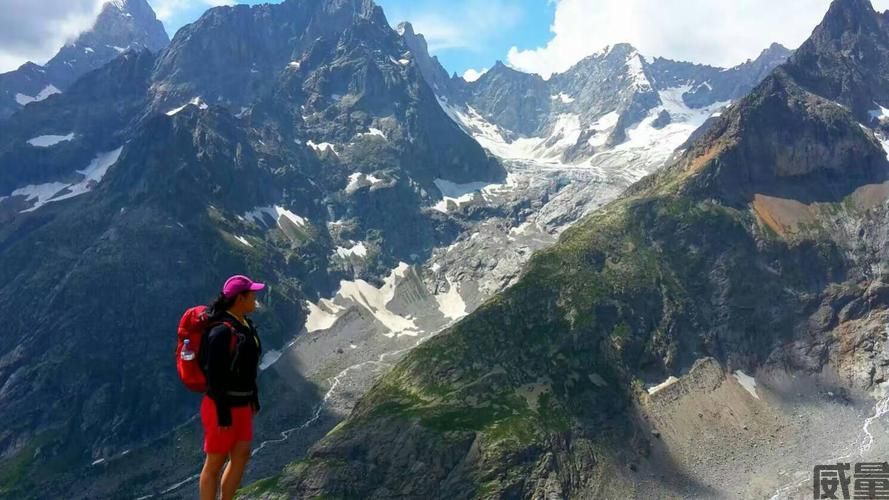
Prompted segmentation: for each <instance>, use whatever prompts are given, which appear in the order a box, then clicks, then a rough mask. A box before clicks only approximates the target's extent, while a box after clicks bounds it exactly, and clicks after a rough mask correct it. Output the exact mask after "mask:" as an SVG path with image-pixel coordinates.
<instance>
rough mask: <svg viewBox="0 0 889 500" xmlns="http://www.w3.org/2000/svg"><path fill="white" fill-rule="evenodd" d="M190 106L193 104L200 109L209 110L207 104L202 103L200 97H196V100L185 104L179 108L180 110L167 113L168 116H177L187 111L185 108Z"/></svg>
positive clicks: (176, 109) (175, 109)
mask: <svg viewBox="0 0 889 500" xmlns="http://www.w3.org/2000/svg"><path fill="white" fill-rule="evenodd" d="M189 104H193V105H195V106H197V107H198V109H207V104H206V103H205V102H204V101H202V100H201V98H200V97H195V98H194V99H192V100H190V101H188V102H187V103H185V104H183V105H182V106H179V107H178V108H174V109H171V110H169V111H167V116H173V115H175V114H176V113H178V112H180V111H182V110H183V109H185V107H186V106H188V105H189Z"/></svg>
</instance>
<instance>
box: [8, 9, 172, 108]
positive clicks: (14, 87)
mask: <svg viewBox="0 0 889 500" xmlns="http://www.w3.org/2000/svg"><path fill="white" fill-rule="evenodd" d="M169 41H170V39H169V37H168V36H167V32H166V31H165V30H164V27H163V24H162V23H161V22H160V21H158V20H157V17H156V15H155V13H154V10H152V8H151V6H150V5H149V4H148V2H147V1H146V0H111V1H109V2H106V3H105V4H104V5H103V6H102V9H101V11H100V12H99V15H98V16H97V17H96V21H95V23H94V24H93V26H92V27H91V28H90V29H88V30H87V31H84V32H83V33H81V34H80V35H79V36H78V37H77V38H76V39H75V40H74V41H72V42H69V43H67V44H65V45H64V46H63V47H62V48H61V49H59V52H58V53H56V55H55V56H54V57H53V58H52V59H50V60H49V61H48V62H47V63H46V64H44V65H43V66H40V65H37V64H34V63H32V62H27V63H25V64H23V65H22V66H21V67H19V68H18V69H16V70H14V71H10V72H8V73H3V74H0V119H2V118H5V117H7V116H9V115H11V114H12V113H14V112H15V111H17V110H18V109H20V108H21V107H22V106H24V105H26V104H28V103H30V102H34V101H40V100H43V99H45V98H46V97H49V96H50V95H52V94H55V93H59V92H63V91H65V90H66V89H67V88H68V87H69V86H70V85H71V84H72V83H74V81H75V80H77V79H78V78H80V76H82V75H83V74H85V73H86V72H88V71H91V70H94V69H96V68H99V67H100V66H103V65H104V64H106V63H107V62H109V61H111V60H112V59H114V58H115V57H117V56H119V55H120V54H121V53H123V52H125V51H127V50H138V49H142V48H145V49H149V50H151V51H152V52H157V51H159V50H160V49H162V48H164V47H165V46H166V45H167V43H169Z"/></svg>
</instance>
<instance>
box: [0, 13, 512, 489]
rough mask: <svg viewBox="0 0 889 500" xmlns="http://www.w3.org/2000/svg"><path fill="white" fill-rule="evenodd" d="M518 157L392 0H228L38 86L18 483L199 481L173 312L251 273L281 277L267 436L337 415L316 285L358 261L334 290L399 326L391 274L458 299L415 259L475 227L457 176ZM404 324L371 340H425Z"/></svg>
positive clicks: (0, 189)
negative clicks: (244, 0)
mask: <svg viewBox="0 0 889 500" xmlns="http://www.w3.org/2000/svg"><path fill="white" fill-rule="evenodd" d="M116 5H117V4H116ZM127 5H129V4H127ZM108 9H110V7H106V11H107V10H108ZM97 51H98V50H97ZM504 176H505V172H504V170H503V167H502V165H501V164H500V162H499V161H498V160H497V159H496V158H494V157H492V156H490V155H489V154H487V153H486V152H485V151H484V150H483V149H482V148H481V147H480V146H479V145H478V144H477V143H476V142H475V141H474V140H473V139H472V138H471V137H469V136H468V135H466V134H465V133H464V131H463V130H462V129H461V128H460V127H459V126H458V125H457V124H456V123H454V122H453V121H452V120H451V119H450V118H449V117H448V116H447V114H446V113H445V112H444V111H443V110H442V109H441V107H440V106H439V105H438V103H437V101H436V98H435V94H434V93H433V92H432V90H431V89H430V87H429V85H428V84H427V83H426V82H425V80H424V79H423V77H422V74H421V72H420V69H419V68H418V67H417V64H415V63H414V61H413V58H412V57H411V55H410V51H409V49H408V47H407V46H406V45H405V43H404V41H403V39H402V38H401V37H400V36H399V35H398V34H397V33H396V32H395V31H394V30H393V29H392V28H391V27H390V26H389V24H388V21H387V20H386V18H385V16H384V15H383V13H382V10H381V9H380V8H379V7H378V6H376V5H375V4H374V3H373V2H371V1H370V0H337V1H321V0H288V1H285V2H282V3H280V4H271V5H269V4H264V5H257V6H250V7H248V6H234V7H218V8H213V9H210V10H208V11H207V12H206V13H205V14H204V15H203V16H202V17H201V18H200V19H199V20H197V21H196V22H195V23H193V24H191V25H188V26H186V27H184V28H182V29H181V30H180V31H179V32H178V33H177V34H176V36H175V37H174V39H173V40H172V41H171V42H170V43H169V45H168V46H166V47H165V48H164V49H163V50H161V51H160V52H157V53H155V52H153V51H151V50H148V49H144V48H143V49H132V48H131V50H128V51H125V52H124V53H122V54H121V55H120V56H118V57H116V58H114V59H113V60H111V61H110V62H107V64H105V65H103V66H101V67H99V68H97V69H94V70H92V71H89V72H87V73H85V74H84V75H83V76H81V77H80V78H79V79H77V80H76V81H75V82H73V83H72V84H71V85H70V86H68V87H66V90H65V91H64V92H63V93H61V94H60V95H58V96H54V97H52V98H50V99H46V100H41V101H37V102H33V103H31V104H28V105H27V106H26V107H24V108H23V109H22V110H20V111H18V112H16V113H14V114H13V115H12V116H11V117H10V118H9V119H8V120H6V121H4V122H2V123H0V220H3V223H2V224H0V262H2V264H0V277H2V278H3V279H4V281H3V283H4V285H2V286H0V312H2V313H3V314H5V315H7V317H10V318H16V319H15V320H13V321H11V322H10V325H9V327H8V328H6V329H4V330H3V332H2V333H0V339H2V342H0V344H2V345H3V346H4V347H2V348H0V402H2V403H0V418H2V419H4V421H7V422H14V423H13V424H11V425H8V426H5V427H4V428H3V430H2V431H0V496H10V497H15V498H35V497H42V498H51V497H58V496H61V495H68V496H71V495H73V496H74V497H77V498H97V497H98V498H107V497H122V496H125V497H130V496H133V495H144V494H155V493H160V492H161V491H162V490H165V489H166V488H168V487H170V486H171V485H175V484H176V483H179V484H186V483H187V482H188V480H189V477H190V476H192V474H193V471H194V469H195V468H199V467H200V462H201V456H200V430H199V426H198V425H197V423H196V421H195V419H194V415H195V411H196V408H197V399H196V397H197V396H195V395H192V394H189V393H187V391H184V390H183V389H182V387H181V384H180V383H179V382H178V381H177V380H176V377H175V371H174V370H172V369H171V366H172V362H173V361H172V358H171V354H170V353H171V352H172V351H171V345H172V344H171V342H172V339H173V337H172V335H173V334H172V333H171V332H173V331H174V329H175V324H176V322H177V321H178V318H179V316H180V315H181V314H182V312H183V311H184V310H185V308H187V307H189V306H191V305H193V304H196V303H201V302H207V301H209V300H210V299H211V298H212V297H213V296H215V294H216V291H217V290H218V287H219V284H220V282H221V280H224V278H225V277H226V276H228V275H231V274H236V273H246V274H249V275H252V276H255V277H257V279H260V278H261V279H262V280H263V281H264V282H266V283H268V284H269V289H268V293H266V294H264V295H263V296H262V297H260V300H261V301H262V304H261V308H260V310H258V311H257V314H256V318H255V319H256V322H257V324H258V325H260V331H261V335H262V336H263V340H264V345H265V347H266V357H265V358H264V359H263V364H262V368H263V372H262V373H263V374H262V377H261V380H260V383H261V386H262V387H263V390H264V394H266V395H267V399H265V400H264V403H263V414H262V416H261V417H260V419H263V421H264V422H265V424H264V425H262V426H261V427H260V426H258V429H259V428H261V429H263V430H261V431H260V430H258V431H257V442H260V440H267V441H271V440H274V439H275V438H277V437H278V431H279V430H280V429H286V428H288V427H292V426H293V424H292V422H294V421H303V420H307V419H312V418H314V419H317V418H320V417H322V416H323V415H322V412H321V409H320V407H319V406H318V405H319V404H320V402H321V401H322V398H323V396H324V394H323V390H322V389H320V388H319V387H317V386H316V385H315V381H314V380H312V381H307V380H306V377H305V375H304V373H303V372H301V371H300V369H299V368H300V367H299V366H298V365H295V364H294V363H295V361H293V360H292V359H291V358H290V357H289V356H284V355H283V354H284V353H285V352H288V348H290V347H291V346H292V345H293V341H294V337H295V335H296V334H297V333H298V332H299V331H300V330H301V329H302V326H303V325H304V324H305V323H306V318H307V317H308V316H309V314H310V313H311V312H312V310H313V309H312V308H313V307H314V303H315V302H318V301H320V300H321V299H324V298H326V297H333V296H334V295H335V293H336V292H337V291H338V290H340V289H342V288H344V285H343V283H345V284H346V285H345V289H346V291H349V290H354V291H355V293H353V294H352V295H351V296H350V297H351V301H349V300H346V299H343V300H339V301H337V302H336V304H337V306H336V307H343V308H347V307H350V306H354V309H353V310H354V311H355V316H356V317H360V318H364V319H366V320H368V321H370V322H372V323H373V322H376V323H374V324H375V325H377V327H378V328H382V327H383V326H385V323H384V322H385V321H388V320H389V319H390V317H389V316H387V315H385V314H383V312H382V311H380V310H379V308H378V307H373V306H374V305H376V302H374V303H373V304H367V307H365V303H366V301H367V300H376V299H375V298H374V297H370V290H371V289H375V290H380V289H382V292H381V293H382V294H383V297H388V294H390V293H392V294H394V295H397V296H398V297H400V299H399V300H400V302H399V303H400V304H402V305H401V306H400V307H401V309H400V311H401V312H403V313H405V314H407V312H406V308H407V307H408V305H407V304H419V305H421V306H422V307H424V308H425V309H424V310H425V314H426V319H425V320H424V321H428V322H429V323H436V324H437V323H441V324H446V323H447V322H449V321H451V317H452V316H454V315H456V314H457V313H456V312H455V309H456V306H455V300H454V298H453V296H451V297H450V299H448V298H446V297H445V296H446V295H447V292H448V291H449V290H445V289H441V290H437V289H432V290H427V289H425V283H423V282H422V281H420V280H419V279H418V278H416V274H414V271H409V270H410V269H411V266H410V265H409V264H408V263H415V262H416V263H420V262H423V261H425V260H426V259H428V257H429V255H430V254H431V253H432V251H433V250H434V249H435V248H439V247H446V246H448V245H450V244H451V243H452V242H453V240H454V239H455V238H456V237H457V236H458V235H459V234H460V230H461V226H460V224H459V222H457V221H455V220H454V219H452V218H449V217H447V216H446V215H445V214H443V213H442V212H441V211H439V210H436V209H435V208H434V207H435V206H436V205H437V204H439V203H441V202H442V193H441V191H440V188H439V187H438V186H449V185H451V184H462V183H474V182H483V183H496V182H502V181H503V179H504ZM394 214H397V216H394ZM395 281H397V283H395ZM353 285H354V287H356V288H349V287H350V286H353ZM402 297H403V298H402ZM386 300H388V299H386ZM359 306H360V307H359ZM331 307H333V306H331ZM418 307H419V306H418ZM412 313H413V314H414V315H416V316H419V314H418V313H417V311H412ZM416 316H415V319H416V321H417V322H418V323H422V321H421V320H420V319H417V318H416ZM399 324H400V323H399ZM381 325H382V326H381ZM403 330H404V331H399V332H398V335H395V334H391V335H390V336H389V337H387V336H384V335H379V336H378V337H379V338H376V337H375V338H374V339H373V340H374V342H378V343H380V344H381V345H383V344H384V343H385V342H389V341H391V342H392V343H407V342H411V343H413V342H415V339H414V338H413V337H412V336H411V334H414V333H415V332H414V331H413V330H411V329H409V328H404V329H403ZM345 347H346V348H347V349H348V345H346V346H345ZM369 351H370V349H368V352H369ZM350 354H353V353H350ZM336 358H340V359H344V358H346V355H345V354H344V353H343V351H342V349H340V351H339V352H337V350H336V347H334V348H332V349H330V350H326V349H325V350H324V351H322V352H319V351H316V352H315V353H314V356H313V357H312V360H328V359H336ZM316 408H319V409H318V410H316ZM306 439H308V438H306ZM293 441H296V440H291V441H290V442H293ZM290 442H289V443H290ZM289 443H288V445H289ZM263 446H265V445H263ZM269 448H270V450H268V451H266V452H264V453H263V454H261V455H260V456H257V457H256V459H255V460H254V461H253V464H254V465H253V467H256V468H257V469H256V470H258V471H270V470H272V469H271V467H280V465H281V463H282V459H281V458H280V455H279V454H280V453H286V452H287V450H288V448H287V447H286V446H280V447H277V448H275V447H272V446H270V447H269ZM72 491H73V492H77V493H72ZM182 494H183V495H185V496H190V494H189V493H185V492H183V493H182Z"/></svg>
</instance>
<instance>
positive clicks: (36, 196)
mask: <svg viewBox="0 0 889 500" xmlns="http://www.w3.org/2000/svg"><path fill="white" fill-rule="evenodd" d="M121 150H123V146H121V147H119V148H117V149H115V150H114V151H109V152H107V153H99V154H98V155H96V157H95V158H93V160H92V161H91V162H90V164H89V165H87V167H86V168H85V169H83V170H77V171H76V172H77V173H78V174H80V175H82V176H83V178H82V179H81V180H80V181H78V182H76V183H73V184H66V183H63V182H48V183H44V184H32V185H29V186H25V187H21V188H18V189H16V190H15V191H13V192H12V193H11V194H10V195H9V196H7V197H12V196H24V197H25V200H26V201H30V202H33V203H34V205H33V206H32V207H31V208H28V209H25V210H22V211H21V212H22V213H25V212H33V211H34V210H37V209H38V208H40V207H42V206H43V205H46V204H47V203H50V202H54V201H61V200H67V199H68V198H73V197H75V196H79V195H82V194H84V193H87V192H89V191H90V190H92V189H93V187H95V185H96V184H98V183H99V182H101V181H102V178H103V177H104V176H105V173H106V172H108V168H110V167H111V165H114V163H115V162H117V159H118V157H120V152H121Z"/></svg>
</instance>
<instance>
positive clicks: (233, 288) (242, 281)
mask: <svg viewBox="0 0 889 500" xmlns="http://www.w3.org/2000/svg"><path fill="white" fill-rule="evenodd" d="M263 288H265V284H264V283H255V282H254V281H253V280H251V279H250V278H248V277H246V276H244V275H243V274H237V275H235V276H232V277H231V278H229V279H227V280H225V284H224V285H222V294H223V295H225V296H226V297H227V298H231V297H234V296H235V295H237V294H239V293H241V292H247V291H252V292H256V291H259V290H262V289H263Z"/></svg>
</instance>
